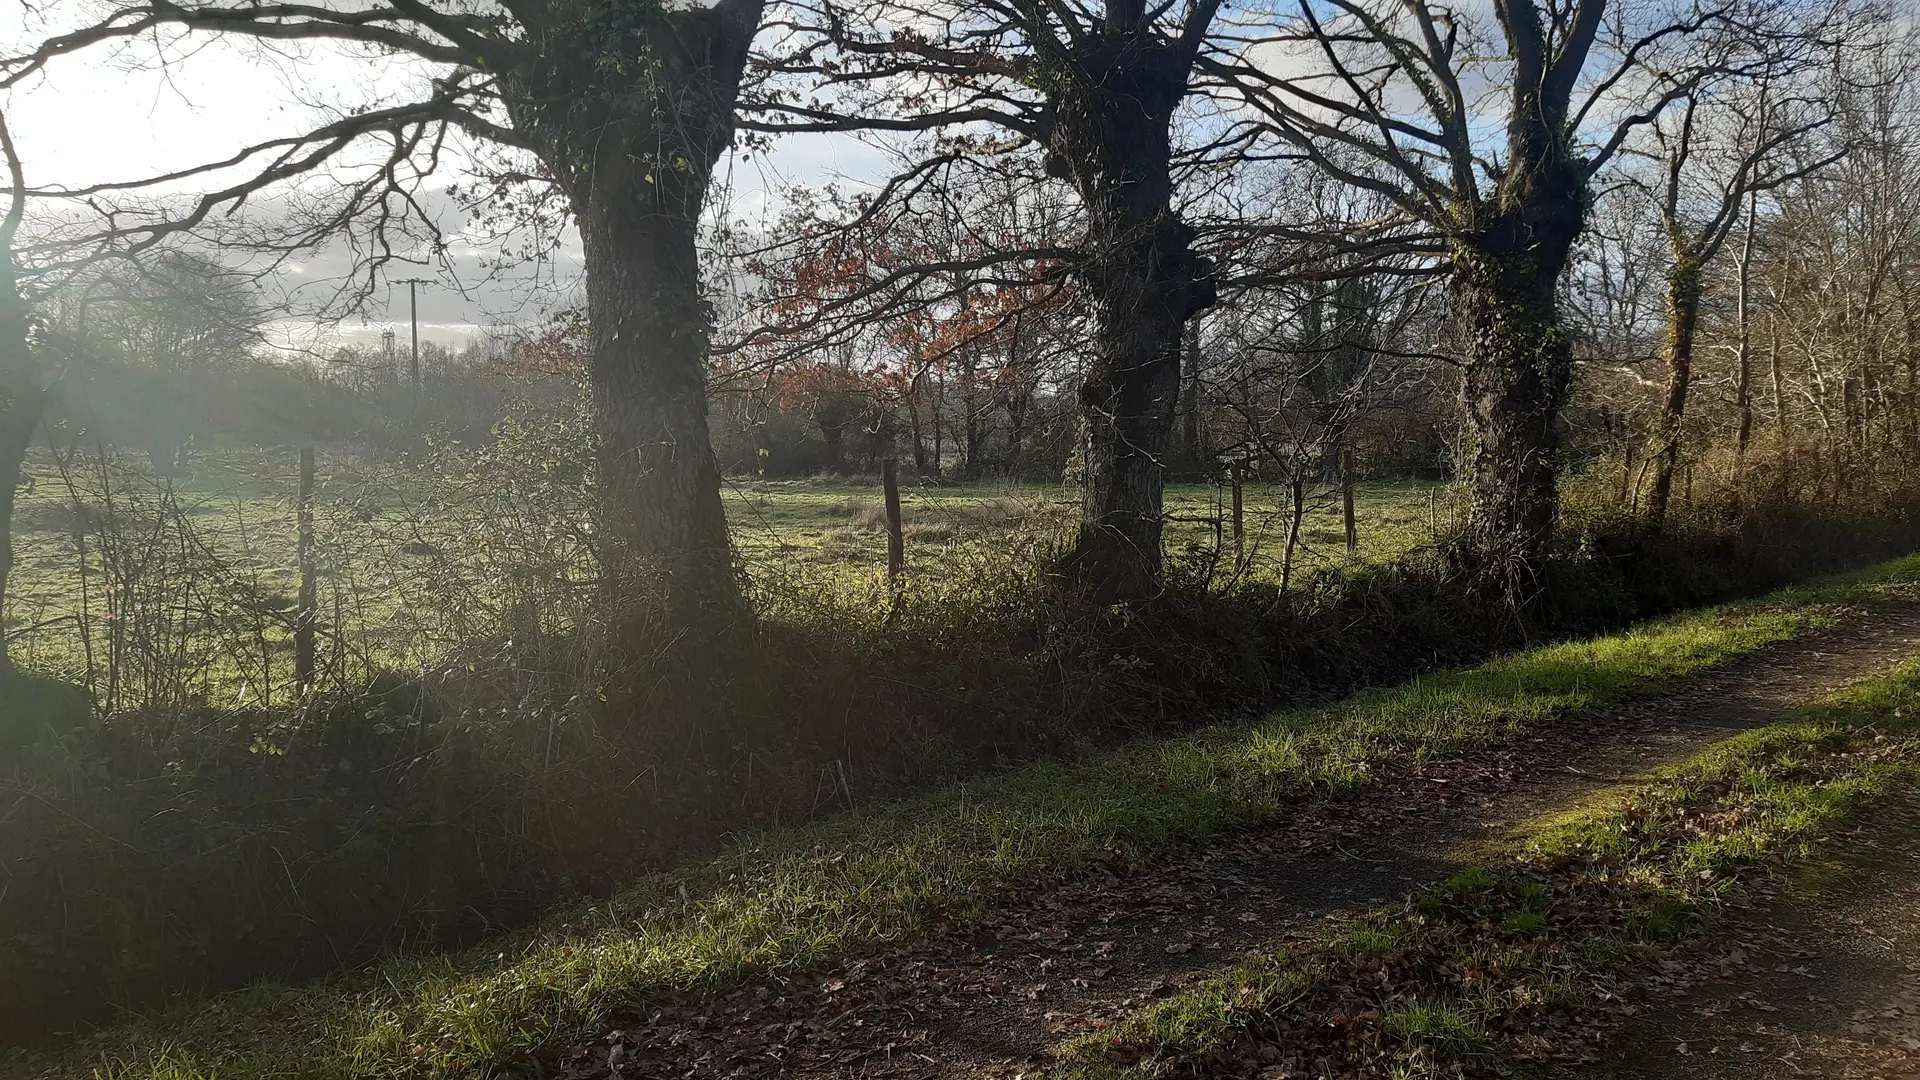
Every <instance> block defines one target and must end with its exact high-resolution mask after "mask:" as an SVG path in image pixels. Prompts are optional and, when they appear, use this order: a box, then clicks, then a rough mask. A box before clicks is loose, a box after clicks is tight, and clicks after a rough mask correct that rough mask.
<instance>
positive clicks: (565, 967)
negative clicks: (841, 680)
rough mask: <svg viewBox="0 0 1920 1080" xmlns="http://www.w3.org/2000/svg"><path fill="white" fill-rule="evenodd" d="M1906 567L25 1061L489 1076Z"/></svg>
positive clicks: (1016, 795) (902, 805)
mask: <svg viewBox="0 0 1920 1080" xmlns="http://www.w3.org/2000/svg"><path fill="white" fill-rule="evenodd" d="M1916 580H1920V560H1915V559H1907V560H1902V561H1900V562H1896V563H1893V564H1888V565H1887V566H1883V567H1880V568H1877V569H1876V570H1873V571H1870V572H1867V573H1862V574H1856V575H1851V576H1848V577H1845V578H1839V579H1834V580H1830V581H1827V582H1823V583H1817V584H1815V585H1813V586H1810V587H1807V588H1802V589H1795V590H1786V591H1783V592H1780V593H1777V594H1774V595H1773V596H1770V597H1767V598H1764V599H1762V600H1759V601H1756V602H1752V603H1747V604H1738V605H1729V606H1726V607H1721V608H1714V609H1708V610H1704V611H1698V612H1692V613H1689V614H1686V615H1683V616H1679V617H1675V618H1671V619H1666V620H1662V621H1659V622H1656V623H1653V624H1650V625H1648V626H1644V627H1641V628H1639V629H1636V630H1632V631H1628V632H1624V633H1620V634H1614V635H1609V636H1606V637H1602V638H1597V639H1594V640H1591V641H1584V642H1573V643H1568V644H1564V645H1557V646H1552V647H1549V648H1544V649H1539V650H1535V651H1533V652H1529V653H1525V654H1521V655H1518V656H1514V657H1510V658H1507V659H1503V660H1499V661H1495V662H1493V663H1490V664H1487V665H1484V666H1482V667H1479V668H1475V669H1472V670H1469V671H1463V672H1458V673H1454V674H1448V675H1442V676H1438V677H1434V678H1430V679H1425V680H1421V681H1419V682H1416V683H1411V684H1408V685H1404V686H1400V687H1392V688H1385V689H1381V690H1376V691H1370V692H1367V693H1363V694H1359V695H1356V696H1355V697H1353V698H1350V699H1348V700H1346V701H1343V702H1339V703H1336V704H1332V705H1327V706H1320V707H1315V708H1308V709H1303V710H1298V711H1294V712H1288V713H1283V714H1279V715H1276V716H1272V717H1269V718H1266V719H1264V720H1261V721H1259V722H1256V723H1245V724H1233V725H1222V726H1216V727H1213V728H1208V729H1205V730H1202V731H1199V732H1196V733H1194V734H1192V735H1188V736H1182V737H1177V738H1170V739H1161V740H1147V741H1142V742H1139V743H1135V744H1131V745H1129V746H1126V747H1123V748H1120V749H1118V750H1115V751H1112V752H1108V753H1105V754H1100V755H1096V756H1093V757H1091V758H1089V759H1086V760H1083V761H1080V762H1077V763H1069V764H1060V763H1042V764H1036V765H1032V766H1027V767H1024V768H1021V769H1017V770H1013V771H1010V772H1007V773H1004V774H1001V775H998V776H994V777H990V778H987V779H983V780H980V781H976V782H973V783H969V784H966V785H963V786H960V787H955V788H951V789H948V790H945V791H942V792H938V793H934V794H931V795H927V796H922V797H917V798H913V799H908V800H903V801H900V802H897V803H893V804H885V805H879V806H876V807H874V808H872V809H870V810H866V811H863V812H861V813H857V814H848V815H843V816H840V817H836V818H832V819H828V820H824V821H821V822H818V823H816V824H813V825H809V826H805V827H801V828H790V829H782V830H776V831H772V832H768V833H764V834H761V835H758V836H752V837H749V838H746V839H744V840H742V841H741V842H740V843H739V844H737V845H736V846H735V847H733V848H732V849H730V850H728V851H726V852H724V853H722V854H720V855H719V856H717V857H715V858H713V859H711V860H706V861H701V862H697V863H694V864H691V865H688V866H686V867H683V868H681V869H678V870H673V871H668V872H662V873H657V874H652V875H648V876H646V877H644V878H642V879H640V880H638V881H636V882H634V883H633V885H632V886H631V887H630V888H629V889H628V890H627V891H625V892H624V893H623V894H621V895H620V896H619V897H618V898H616V899H615V900H613V901H612V902H610V903H606V904H602V905H597V906H595V907H594V908H592V909H576V910H572V911H565V912H560V913H556V914H555V915H554V917H553V918H552V919H551V920H550V921H549V922H548V924H547V925H546V926H544V927H542V928H539V929H537V930H533V931H529V932H525V933H521V934H516V935H510V936H503V937H501V938H499V939H496V940H494V941H490V942H488V943H486V944H485V945H483V946H480V947H477V948H475V949H472V950H470V951H468V952H465V953H461V954H457V955H451V956H444V957H436V958H423V959H411V960H401V961H394V962H392V963H390V964H387V965H384V966H382V967H381V968H379V969H377V970H375V971H372V972H369V973H366V974H365V975H363V976H360V977H357V978H355V979H353V980H350V981H342V982H339V983H332V984H319V985H313V986H308V987H303V988H293V989H275V988H263V989H260V990H256V991H252V992H249V993H246V994H242V995H236V996H232V997H229V998H226V999H223V1000H222V1001H221V1002H220V1003H218V1004H217V1005H216V1006H213V1007H192V1008H188V1009H184V1010H181V1011H177V1012H175V1013H172V1014H168V1015H165V1016H161V1017H157V1018H155V1019H153V1020H152V1021H151V1022H148V1023H144V1024H140V1025H135V1026H131V1027H123V1028H117V1029H113V1030H109V1031H104V1032H102V1033H100V1034H99V1035H97V1036H94V1037H91V1038H89V1039H88V1040H87V1041H86V1042H84V1043H82V1044H79V1045H76V1046H74V1047H71V1048H69V1049H67V1050H64V1051H60V1052H57V1053H54V1054H53V1055H52V1056H49V1057H42V1058H40V1059H38V1060H35V1061H28V1062H23V1063H22V1066H21V1068H20V1069H19V1075H23V1076H37V1077H47V1078H61V1080H67V1078H80V1077H96V1078H102V1077H104V1078H111V1080H162V1078H165V1080H184V1078H188V1077H192V1078H196V1080H210V1078H220V1080H254V1078H264V1077H269V1076H272V1077H299V1078H304V1080H323V1078H324V1080H346V1078H348V1077H367V1076H401V1075H418V1074H421V1073H428V1074H433V1075H473V1074H484V1073H486V1072H487V1071H489V1069H490V1068H492V1067H498V1066H500V1065H503V1064H506V1063H510V1062H513V1061H516V1060H519V1059H520V1058H521V1057H522V1055H524V1054H525V1053H526V1052H527V1051H528V1050H531V1049H534V1048H537V1047H541V1046H545V1045H552V1044H555V1043H563V1042H565V1041H567V1040H571V1039H574V1038H577V1037H580V1036H582V1035H585V1034H589V1033H591V1032H592V1031H593V1030H594V1029H595V1027H596V1026H597V1025H598V1024H600V1023H601V1022H603V1020H604V1019H605V1018H606V1017H607V1016H609V1015H611V1014H612V1012H613V1011H614V1010H616V1009H619V1008H630V1007H632V1005H633V1003H635V1002H637V1001H644V1000H647V999H648V998H649V997H651V996H654V995H657V994H659V993H661V992H662V991H665V990H668V989H670V988H673V987H687V986H698V985H708V986H711V985H715V984H725V983H728V982H735V981H738V980H740V979H743V978H751V977H757V976H759V975H761V974H763V973H765V972H766V971H768V970H769V969H780V968H787V967H791V966H796V965H807V964H818V963H821V962H825V961H830V960H833V959H835V958H838V957H843V956H846V955H848V954H852V953H857V952H859V951H861V950H864V949H869V948H873V947H875V946H877V945H879V944H882V943H884V942H887V941H895V940H900V939H902V938H904V937H908V936H910V935H912V934H915V933H917V932H919V931H921V930H922V929H923V928H924V927H925V926H926V925H927V924H928V923H929V922H930V921H931V920H933V919H935V918H939V917H960V918H965V917H967V914H968V913H969V912H978V911H981V910H982V909H983V906H984V905H986V904H989V903H990V902H991V901H992V900H993V899H994V898H995V897H998V896H1001V895H1004V894H1005V893H1006V892H1007V891H1008V890H1010V889H1014V888H1018V887H1019V886H1021V885H1022V884H1023V883H1027V882H1031V881H1034V880H1037V879H1054V878H1057V877H1060V876H1063V875H1071V874H1074V873H1075V872H1078V871H1083V870H1085V869H1086V868H1088V867H1090V866H1096V865H1113V864H1117V863H1120V864H1123V863H1129V862H1134V861H1137V860H1141V859H1145V858H1150V857H1152V856H1154V855H1155V854H1157V853H1160V852H1164V851H1165V850H1167V849H1168V848H1170V847H1172V846H1175V845H1179V844H1182V843H1190V842H1193V841H1196V840H1201V839H1204V838H1206V837H1209V836H1213V835H1217V834H1220V833H1222V832H1225V831H1229V830H1232V829H1236V828H1242V827H1245V826H1248V825H1251V824H1254V823H1256V822H1259V821H1263V820H1267V819H1270V818H1272V817H1274V816H1276V815H1278V814H1282V813H1285V812H1286V808H1287V806H1289V805H1290V804H1291V803H1292V802H1293V801H1294V800H1296V799H1298V798H1300V797H1302V796H1305V795H1308V794H1310V793H1315V792H1320V793H1326V794H1334V795H1337V794H1338V793H1341V792H1345V791H1352V790H1358V789H1361V788H1364V787H1366V786H1368V785H1369V784H1371V783H1372V782H1373V779H1372V778H1373V777H1375V776H1377V775H1379V774H1380V773H1381V771H1382V766H1384V765H1386V764H1388V763H1391V762H1395V761H1402V762H1404V761H1408V760H1412V759H1417V758H1419V757H1422V756H1424V755H1429V754H1436V753H1448V752H1459V751H1462V750H1466V749H1468V748H1471V747H1474V746H1478V745H1484V744H1486V743H1488V742H1490V741H1493V740H1497V739H1502V738H1509V737H1513V736H1515V735H1519V734H1522V733H1524V732H1526V731H1528V730H1529V729H1533V728H1536V727H1538V726H1540V725H1544V724H1551V723H1555V722H1557V721H1560V720H1563V719H1565V718H1566V717H1569V716H1572V715H1574V714H1576V713H1578V712H1579V711H1580V710H1582V709H1586V708H1590V707H1593V706H1595V705H1599V704H1604V703H1608V702H1618V701H1623V700H1629V699H1633V698H1639V697H1644V696H1648V695H1651V694H1656V693H1659V692H1660V691H1662V690H1663V689H1664V688H1665V687H1666V686H1667V685H1669V683H1670V680H1672V679H1673V678H1676V677H1679V676H1682V675H1685V674H1688V673H1690V672H1696V671H1699V670H1702V669H1704V668H1707V667H1710V666H1712V665H1715V664H1718V663H1722V662H1724V661H1726V660H1728V659H1731V658H1733V657H1736V656H1740V655H1743V654H1747V653H1751V652H1753V651H1754V650H1756V649H1759V648H1761V647H1763V646H1765V645H1766V644H1768V643H1769V642H1774V641H1779V640H1782V639H1786V638H1790V637H1793V636H1796V635H1798V634H1800V633H1803V632H1806V631H1807V630H1809V629H1812V628H1815V627H1819V626H1824V625H1830V624H1831V623H1832V622H1833V621H1834V620H1835V619H1837V618H1839V617H1841V616H1842V615H1844V614H1845V613H1846V611H1847V610H1848V609H1849V608H1854V607H1858V606H1861V605H1870V604H1873V603H1876V602H1880V601H1883V600H1887V599H1892V598H1896V597H1897V598H1910V597H1911V595H1912V592H1913V588H1914V585H1913V583H1914V582H1915V581H1916Z"/></svg>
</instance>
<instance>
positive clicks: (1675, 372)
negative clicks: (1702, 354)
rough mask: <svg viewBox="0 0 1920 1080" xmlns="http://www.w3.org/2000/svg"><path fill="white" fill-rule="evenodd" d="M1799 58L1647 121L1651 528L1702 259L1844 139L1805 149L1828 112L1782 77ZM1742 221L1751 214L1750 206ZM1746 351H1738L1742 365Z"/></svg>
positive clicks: (1680, 408)
mask: <svg viewBox="0 0 1920 1080" xmlns="http://www.w3.org/2000/svg"><path fill="white" fill-rule="evenodd" d="M1818 29H1819V28H1815V32H1818ZM1809 40H1812V39H1809ZM1768 44H1770V45H1771V44H1775V43H1772V42H1770V43H1768ZM1799 59H1800V58H1798V57H1792V56H1789V55H1787V54H1786V53H1784V52H1782V53H1777V54H1774V55H1771V56H1763V57H1761V58H1760V59H1759V60H1758V63H1759V64H1760V65H1762V70H1761V71H1760V72H1759V73H1758V75H1757V77H1756V78H1755V79H1753V80H1751V81H1748V80H1742V82H1741V83H1740V84H1739V85H1738V86H1732V87H1718V86H1707V87H1702V88H1700V89H1698V90H1695V91H1692V92H1689V93H1688V94H1687V95H1686V97H1685V98H1684V99H1683V101H1682V102H1681V103H1680V107H1679V108H1678V109H1677V110H1676V111H1675V112H1674V113H1673V114H1672V115H1670V116H1667V117H1663V118H1661V119H1660V120H1659V121H1657V122H1656V123H1655V124H1654V125H1653V126H1652V127H1651V128H1650V129H1649V131H1650V134H1651V136H1652V141H1653V143H1654V145H1655V147H1656V152H1657V156H1658V159H1659V163H1660V176H1659V179H1658V181H1657V186H1654V188H1653V190H1652V191H1651V192H1650V193H1651V194H1653V195H1654V196H1655V198H1656V200H1657V205H1658V207H1659V212H1660V222H1661V225H1662V226H1663V228H1664V231H1665V233H1666V239H1667V249H1668V250H1667V254H1668V257H1669V262H1668V264H1667V270H1666V309H1667V330H1666V342H1665V354H1666V363H1667V385H1666V395H1665V399H1664V402H1663V404H1662V408H1661V409H1660V411H1659V413H1658V414H1657V415H1656V418H1655V422H1654V431H1653V439H1652V445H1651V446H1650V448H1649V458H1650V460H1651V461H1652V463H1653V482H1652V486H1651V488H1650V490H1649V491H1648V495H1647V517H1648V521H1649V523H1650V524H1651V526H1652V527H1653V528H1654V529H1655V530H1656V531H1657V530H1659V529H1660V528H1661V527H1662V525H1663V524H1664V523H1665V521H1666V517H1667V510H1668V505H1669V503H1670V502H1671V500H1672V497H1673V478H1674V472H1675V470H1676V468H1677V467H1678V465H1679V462H1680V449H1681V432H1682V425H1683V423H1684V421H1685V420H1686V414H1687V396H1688V392H1689V390H1690V388H1691V386H1692V383H1693V367H1694V347H1695V340H1696V338H1697V335H1698V330H1699V324H1700V304H1701V299H1702V296H1703V294H1704V292H1705V280H1706V270H1707V267H1708V264H1710V263H1711V262H1712V261H1713V260H1714V259H1715V258H1716V257H1717V256H1718V255H1719V253H1720V251H1721V248H1722V247H1723V246H1724V245H1725V243H1726V241H1727V238H1728V237H1729V236H1731V235H1732V234H1733V231H1734V228H1735V227H1736V226H1737V225H1738V224H1739V223H1740V222H1741V220H1742V218H1743V214H1742V211H1743V209H1747V208H1748V207H1749V204H1750V203H1751V201H1752V200H1753V199H1755V198H1756V197H1757V196H1758V195H1760V194H1761V193H1763V192H1768V191H1772V190H1773V189H1775V188H1778V187H1780V186H1781V185H1783V184H1786V183H1790V182H1792V181H1794V180H1798V179H1800V178H1802V177H1805V176H1810V175H1812V174H1814V173H1816V172H1818V171H1820V170H1821V169H1824V168H1826V167H1828V166H1830V165H1832V164H1834V163H1835V162H1837V161H1839V160H1840V159H1841V158H1842V157H1844V156H1845V155H1846V153H1847V147H1846V146H1845V145H1844V144H1841V145H1839V146H1838V147H1833V146H1828V147H1823V148H1820V149H1819V150H1815V151H1814V152H1813V153H1811V154H1809V153H1807V152H1806V151H1807V150H1809V149H1810V148H1809V147H1807V146H1806V145H1804V144H1805V142H1806V140H1807V138H1808V136H1810V135H1812V134H1813V133H1814V132H1817V131H1819V130H1820V129H1822V128H1824V127H1826V126H1827V124H1829V123H1830V122H1831V121H1832V120H1833V118H1834V113H1833V108H1832V106H1831V104H1830V103H1827V102H1823V101H1822V100H1821V99H1820V96H1819V95H1818V94H1817V93H1812V94H1809V93H1806V92H1805V90H1806V89H1816V90H1817V88H1799V89H1796V88H1795V87H1793V86H1791V85H1787V84H1786V82H1785V80H1787V79H1789V78H1791V77H1792V75H1793V72H1792V71H1790V70H1787V69H1788V67H1789V65H1790V64H1792V63H1794V62H1797V61H1798V60H1799ZM1746 219H1747V220H1748V221H1749V222H1751V214H1750V213H1749V214H1747V215H1746ZM1750 247H1751V242H1750V241H1749V248H1750ZM1750 258H1751V253H1750V250H1749V252H1748V253H1747V254H1745V255H1743V256H1742V267H1743V268H1744V267H1745V265H1746V262H1747V261H1748V260H1749V259H1750ZM1742 303H1743V305H1744V290H1743V293H1742ZM1742 310H1744V306H1743V309H1742ZM1742 347H1743V350H1744V348H1745V346H1744V338H1743V346H1742ZM1746 355H1747V354H1746V353H1745V352H1744V351H1743V352H1742V357H1743V361H1742V362H1743V364H1744V363H1746V362H1747V361H1746V359H1745V357H1746ZM1744 370H1745V368H1744V367H1743V371H1744ZM1743 380H1744V376H1743ZM1742 385H1743V387H1744V385H1745V383H1744V381H1743V384H1742ZM1742 392H1743V393H1744V390H1743V391H1742ZM1742 438H1743V439H1744V436H1743V437H1742Z"/></svg>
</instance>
